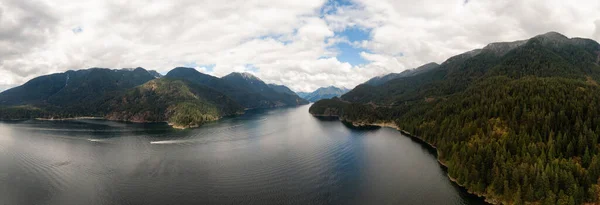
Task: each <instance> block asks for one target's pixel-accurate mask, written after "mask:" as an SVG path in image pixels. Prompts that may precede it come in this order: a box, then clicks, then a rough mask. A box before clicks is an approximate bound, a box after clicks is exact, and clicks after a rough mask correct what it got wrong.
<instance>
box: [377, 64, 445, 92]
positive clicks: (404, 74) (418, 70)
mask: <svg viewBox="0 0 600 205" xmlns="http://www.w3.org/2000/svg"><path fill="white" fill-rule="evenodd" d="M438 66H440V65H439V64H437V63H428V64H425V65H422V66H420V67H418V68H414V69H409V70H405V71H402V72H401V73H390V74H387V75H382V76H377V77H374V78H371V79H370V80H368V81H367V82H365V84H369V85H373V86H377V85H381V84H384V83H385V82H388V81H390V80H393V79H396V78H402V77H409V76H415V75H418V74H420V73H424V72H428V71H430V70H432V69H435V68H437V67H438Z"/></svg>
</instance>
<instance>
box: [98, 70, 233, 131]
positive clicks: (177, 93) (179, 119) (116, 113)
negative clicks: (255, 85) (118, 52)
mask: <svg viewBox="0 0 600 205" xmlns="http://www.w3.org/2000/svg"><path fill="white" fill-rule="evenodd" d="M108 103H109V105H107V106H109V107H111V111H110V112H109V113H108V114H107V115H106V119H109V120H120V121H131V122H168V123H169V124H171V125H173V126H175V127H181V128H187V127H197V126H200V125H202V124H204V123H205V122H208V121H214V120H218V119H220V118H221V117H223V116H229V115H234V114H239V113H243V111H244V108H243V107H242V106H241V105H239V104H237V103H236V102H235V101H233V100H231V99H230V98H229V97H227V96H226V95H224V94H223V93H220V92H218V91H216V90H213V89H211V88H208V87H205V86H202V85H197V84H193V83H190V82H188V81H184V80H176V79H168V78H161V79H156V80H152V81H150V82H148V83H146V84H144V85H142V86H139V87H136V88H135V89H133V90H130V91H128V92H127V93H125V94H123V95H120V96H118V97H115V99H113V100H111V101H109V102H108Z"/></svg>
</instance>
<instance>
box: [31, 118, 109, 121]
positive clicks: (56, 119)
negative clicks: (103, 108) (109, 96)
mask: <svg viewBox="0 0 600 205" xmlns="http://www.w3.org/2000/svg"><path fill="white" fill-rule="evenodd" d="M34 119H35V120H40V121H66V120H106V118H104V117H67V118H34Z"/></svg>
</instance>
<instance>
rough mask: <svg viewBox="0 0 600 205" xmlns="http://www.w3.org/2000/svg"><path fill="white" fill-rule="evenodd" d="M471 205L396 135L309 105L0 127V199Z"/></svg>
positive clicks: (416, 147)
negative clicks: (194, 121)
mask: <svg viewBox="0 0 600 205" xmlns="http://www.w3.org/2000/svg"><path fill="white" fill-rule="evenodd" d="M231 203H241V204H481V203H482V201H481V199H477V198H474V197H472V196H470V195H468V194H465V193H464V191H462V190H461V189H460V188H458V187H456V186H454V185H453V184H451V183H450V182H449V181H448V179H447V178H446V176H445V173H444V172H443V170H442V168H441V167H440V166H439V165H438V164H437V162H436V160H435V157H434V155H433V154H432V153H431V152H430V151H428V150H427V149H426V148H425V147H422V146H421V145H420V144H418V143H416V142H414V141H412V140H411V139H410V138H408V137H404V136H402V135H400V133H399V132H397V131H395V130H392V129H388V128H382V129H367V130H356V129H351V128H349V127H347V126H345V125H343V124H342V123H340V122H338V121H324V120H319V119H317V118H313V117H311V116H310V115H309V114H308V106H302V107H298V108H285V109H272V110H257V111H250V112H249V113H248V114H246V115H243V116H239V117H236V118H228V119H224V120H221V121H219V122H215V123H210V124H208V125H206V126H203V127H202V128H199V129H193V130H175V129H171V128H169V127H168V126H167V125H165V124H132V123H119V122H110V121H101V120H75V121H25V122H1V123H0V204H231Z"/></svg>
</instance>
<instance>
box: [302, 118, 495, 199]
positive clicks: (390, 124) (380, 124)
mask: <svg viewBox="0 0 600 205" xmlns="http://www.w3.org/2000/svg"><path fill="white" fill-rule="evenodd" d="M311 115H312V114H311ZM313 116H314V117H326V118H337V119H338V120H339V121H342V122H347V123H350V124H352V125H353V126H356V127H362V126H377V127H387V128H392V129H396V130H397V131H399V132H400V133H401V134H402V135H404V136H407V137H409V138H411V139H414V140H416V141H417V142H419V143H421V144H424V145H427V146H428V147H429V148H433V149H434V150H435V152H436V153H435V156H436V157H435V158H436V161H437V162H438V164H440V165H441V166H442V167H443V168H444V169H446V170H447V169H448V165H447V164H446V162H443V161H442V160H440V158H439V156H440V151H439V150H438V149H437V147H436V146H435V145H433V144H431V143H429V142H427V141H425V140H423V139H421V138H420V137H417V136H415V135H413V134H411V133H410V132H408V131H406V130H403V129H400V127H398V126H397V125H396V124H395V123H393V122H375V123H365V122H351V121H347V120H345V119H341V118H340V117H339V116H332V115H313ZM446 176H447V177H448V179H449V180H450V181H451V182H452V183H454V184H456V185H458V186H459V187H461V188H463V189H464V190H465V191H467V193H469V194H472V195H475V196H477V197H481V198H483V200H484V201H485V202H486V203H489V204H501V203H500V202H498V201H496V200H494V199H491V198H489V196H487V195H486V194H483V193H477V192H473V191H471V190H469V189H468V188H467V187H466V186H464V185H463V184H460V183H458V181H457V179H455V178H454V177H452V176H450V173H448V172H447V171H446Z"/></svg>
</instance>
